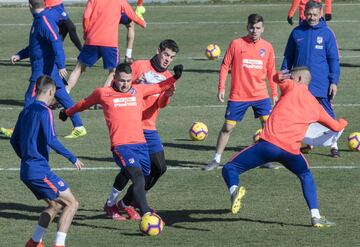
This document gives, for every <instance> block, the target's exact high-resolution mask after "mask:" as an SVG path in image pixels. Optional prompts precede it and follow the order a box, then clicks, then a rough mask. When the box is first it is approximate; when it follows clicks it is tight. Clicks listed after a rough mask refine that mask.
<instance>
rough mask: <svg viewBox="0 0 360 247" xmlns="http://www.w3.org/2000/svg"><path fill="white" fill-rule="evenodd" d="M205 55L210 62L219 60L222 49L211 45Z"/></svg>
mask: <svg viewBox="0 0 360 247" xmlns="http://www.w3.org/2000/svg"><path fill="white" fill-rule="evenodd" d="M205 55H206V57H207V58H208V59H210V60H215V59H218V58H219V57H220V55H221V50H220V47H219V46H218V45H216V44H210V45H208V46H207V47H206V49H205Z"/></svg>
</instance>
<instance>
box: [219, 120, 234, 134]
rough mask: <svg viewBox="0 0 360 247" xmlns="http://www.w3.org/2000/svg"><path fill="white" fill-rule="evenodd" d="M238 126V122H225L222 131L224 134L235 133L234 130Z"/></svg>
mask: <svg viewBox="0 0 360 247" xmlns="http://www.w3.org/2000/svg"><path fill="white" fill-rule="evenodd" d="M235 126H236V122H234V123H233V122H231V123H228V122H225V123H224V125H223V127H222V129H221V132H223V133H231V132H232V131H233V129H234V128H235Z"/></svg>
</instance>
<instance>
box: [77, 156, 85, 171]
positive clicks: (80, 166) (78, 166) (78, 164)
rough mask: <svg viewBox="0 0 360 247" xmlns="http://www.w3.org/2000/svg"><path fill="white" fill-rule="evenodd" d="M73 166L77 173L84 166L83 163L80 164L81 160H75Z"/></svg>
mask: <svg viewBox="0 0 360 247" xmlns="http://www.w3.org/2000/svg"><path fill="white" fill-rule="evenodd" d="M74 166H75V168H76V169H77V170H78V171H80V170H81V169H82V168H83V167H84V166H85V165H84V163H82V161H81V160H79V159H76V161H75V163H74Z"/></svg>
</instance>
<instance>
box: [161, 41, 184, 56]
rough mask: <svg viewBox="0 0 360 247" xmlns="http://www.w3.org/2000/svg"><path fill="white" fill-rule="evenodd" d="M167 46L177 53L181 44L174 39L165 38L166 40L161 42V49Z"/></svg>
mask: <svg viewBox="0 0 360 247" xmlns="http://www.w3.org/2000/svg"><path fill="white" fill-rule="evenodd" d="M166 48H168V49H170V50H172V51H173V52H176V53H178V52H179V46H178V45H177V44H176V42H175V41H174V40H172V39H165V40H163V41H161V42H160V44H159V49H160V51H163V50H165V49H166Z"/></svg>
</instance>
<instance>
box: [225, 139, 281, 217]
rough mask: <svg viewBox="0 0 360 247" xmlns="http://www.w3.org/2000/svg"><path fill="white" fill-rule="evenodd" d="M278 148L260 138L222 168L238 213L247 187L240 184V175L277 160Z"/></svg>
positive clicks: (233, 208)
mask: <svg viewBox="0 0 360 247" xmlns="http://www.w3.org/2000/svg"><path fill="white" fill-rule="evenodd" d="M277 149H278V148H277V147H276V146H274V145H273V144H270V143H268V142H265V141H262V140H260V141H259V142H257V143H256V144H254V145H252V146H249V147H247V148H245V149H243V150H241V151H240V152H239V153H238V154H236V155H235V156H234V157H233V158H232V159H231V160H230V161H229V162H228V163H226V164H225V165H224V167H223V169H222V176H223V178H224V181H225V183H226V185H227V187H228V189H229V193H230V195H231V211H232V213H234V214H236V213H237V212H238V211H239V210H240V208H241V199H242V197H243V196H244V195H245V189H244V188H243V187H239V186H240V178H239V176H240V175H241V174H242V173H244V172H246V171H248V170H250V169H253V168H255V167H258V166H260V165H262V164H265V163H267V162H271V161H274V160H276V157H277V156H276V155H277V153H278V150H277Z"/></svg>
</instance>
